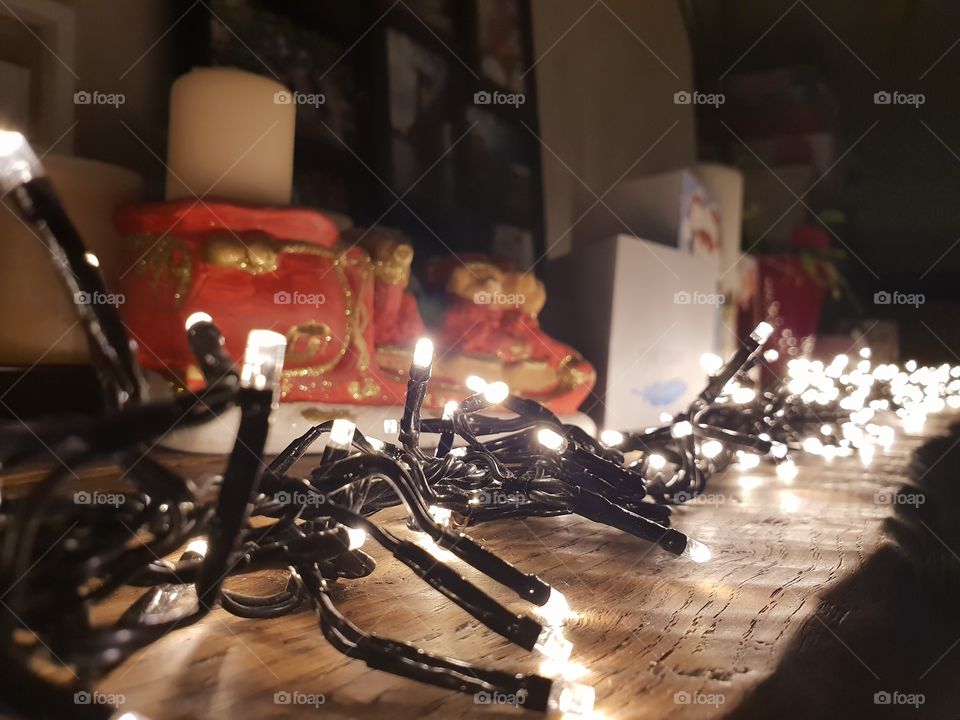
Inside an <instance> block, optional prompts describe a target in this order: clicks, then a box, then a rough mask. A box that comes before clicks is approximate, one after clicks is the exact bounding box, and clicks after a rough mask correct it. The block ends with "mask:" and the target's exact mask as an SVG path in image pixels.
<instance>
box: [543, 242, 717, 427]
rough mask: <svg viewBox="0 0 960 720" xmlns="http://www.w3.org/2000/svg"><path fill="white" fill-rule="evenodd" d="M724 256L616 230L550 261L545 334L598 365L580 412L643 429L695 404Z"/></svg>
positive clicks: (603, 423)
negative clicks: (700, 253)
mask: <svg viewBox="0 0 960 720" xmlns="http://www.w3.org/2000/svg"><path fill="white" fill-rule="evenodd" d="M718 268H719V264H718V260H717V258H716V257H715V256H713V257H701V256H695V255H691V254H689V253H687V252H684V251H681V250H677V249H676V248H670V247H665V246H664V245H660V244H657V243H651V242H647V241H644V240H639V239H637V238H635V237H632V236H629V235H616V236H613V237H609V238H607V239H606V240H602V241H600V242H596V243H593V244H591V245H589V246H582V247H579V248H575V249H574V251H573V252H572V253H570V254H569V255H567V256H565V257H563V258H560V259H559V260H556V261H554V262H553V263H551V264H550V267H549V269H548V271H547V279H548V285H547V287H548V290H549V292H548V300H547V305H546V308H545V309H544V325H545V328H546V329H547V331H548V332H549V333H550V334H552V335H555V336H556V337H558V338H559V339H563V340H565V341H567V342H569V343H570V344H571V345H573V347H575V348H576V349H577V350H579V351H580V352H581V353H582V354H583V356H584V357H586V358H587V359H588V360H589V361H590V362H592V363H594V365H595V366H596V368H597V386H596V388H595V389H594V393H593V395H591V396H590V397H588V398H587V401H586V402H585V403H584V404H583V406H582V407H581V408H580V409H581V410H582V411H583V412H586V413H587V414H588V415H590V416H591V417H592V418H593V419H594V420H595V421H596V422H597V424H598V426H599V427H600V428H602V429H603V428H614V429H625V430H637V429H642V428H644V427H647V426H650V425H656V424H658V422H659V420H658V419H659V416H660V414H661V413H664V412H668V413H671V414H673V413H675V412H677V411H679V410H681V409H683V408H684V407H686V405H687V404H688V403H689V402H690V401H691V400H693V398H694V397H696V395H697V394H698V393H699V392H700V390H702V389H703V385H704V383H705V381H706V378H705V375H704V373H703V371H702V369H701V367H700V356H701V355H703V354H704V353H707V352H713V351H714V342H715V338H716V327H717V323H718V322H719V317H720V304H721V303H722V296H720V295H719V294H718V293H717V289H716V288H717V276H718Z"/></svg>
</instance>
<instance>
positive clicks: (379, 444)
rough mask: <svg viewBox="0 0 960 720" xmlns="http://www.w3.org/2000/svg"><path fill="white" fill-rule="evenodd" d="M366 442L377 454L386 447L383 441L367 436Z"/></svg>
mask: <svg viewBox="0 0 960 720" xmlns="http://www.w3.org/2000/svg"><path fill="white" fill-rule="evenodd" d="M367 442H368V443H370V447H372V448H373V449H374V450H376V451H377V452H383V451H384V449H385V448H386V447H387V444H386V443H385V442H384V441H383V440H381V439H380V438H375V437H373V435H367Z"/></svg>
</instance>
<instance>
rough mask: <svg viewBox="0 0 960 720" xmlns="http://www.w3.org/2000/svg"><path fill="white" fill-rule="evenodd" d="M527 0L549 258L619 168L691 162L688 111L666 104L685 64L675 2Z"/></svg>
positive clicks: (564, 247) (687, 78)
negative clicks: (580, 207)
mask: <svg viewBox="0 0 960 720" xmlns="http://www.w3.org/2000/svg"><path fill="white" fill-rule="evenodd" d="M531 6H532V15H533V46H534V58H535V70H534V72H536V79H537V94H538V103H539V104H538V110H539V122H540V138H541V141H542V144H541V156H542V161H543V185H544V206H545V207H544V213H545V216H546V217H545V224H546V248H547V256H548V257H558V256H560V255H563V254H565V253H567V252H568V251H569V250H570V234H571V233H570V228H571V226H572V225H573V224H574V223H575V222H576V220H577V219H578V218H579V217H580V215H581V213H582V210H578V205H579V204H581V203H582V201H583V198H587V199H589V202H588V206H589V204H590V203H592V202H593V201H594V200H595V198H594V196H593V194H596V195H600V196H602V195H603V194H604V193H605V192H606V191H607V189H608V188H610V187H611V186H612V185H613V184H614V183H615V182H617V181H618V179H620V177H621V176H622V175H624V173H627V174H626V177H632V176H636V175H646V174H650V173H656V172H661V171H664V170H668V169H673V168H676V167H679V166H683V165H690V164H692V163H693V162H694V160H695V159H696V141H695V134H694V117H693V108H692V106H691V105H676V104H674V101H673V95H674V93H675V92H677V91H678V90H692V89H693V63H692V58H691V53H690V42H689V39H688V37H687V31H686V28H685V26H684V23H683V17H682V14H681V12H680V4H679V3H677V2H676V1H675V0H644V2H637V1H636V0H598V1H597V2H593V3H592V4H591V0H531ZM671 126H672V127H671ZM587 188H589V190H588V189H587ZM591 191H592V192H591ZM583 209H586V208H583Z"/></svg>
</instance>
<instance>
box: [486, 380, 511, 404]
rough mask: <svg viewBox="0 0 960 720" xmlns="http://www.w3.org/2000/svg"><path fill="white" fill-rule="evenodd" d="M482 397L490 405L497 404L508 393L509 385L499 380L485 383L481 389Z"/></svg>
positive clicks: (507, 395)
mask: <svg viewBox="0 0 960 720" xmlns="http://www.w3.org/2000/svg"><path fill="white" fill-rule="evenodd" d="M481 392H482V393H483V399H484V400H486V401H487V402H488V403H490V404H491V405H499V404H500V403H502V402H503V401H504V400H506V399H507V397H509V395H510V387H509V386H508V385H507V384H506V383H505V382H502V381H500V380H497V382H492V383H490V384H489V385H487V386H486V387H485V388H484V389H483V390H482V391H481Z"/></svg>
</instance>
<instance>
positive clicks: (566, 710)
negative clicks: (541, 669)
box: [547, 680, 596, 720]
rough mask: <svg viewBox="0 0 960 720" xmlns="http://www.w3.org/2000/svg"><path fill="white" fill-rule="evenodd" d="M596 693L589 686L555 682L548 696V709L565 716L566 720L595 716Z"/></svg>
mask: <svg viewBox="0 0 960 720" xmlns="http://www.w3.org/2000/svg"><path fill="white" fill-rule="evenodd" d="M595 700H596V693H595V692H594V690H593V688H592V687H590V686H589V685H583V684H581V683H573V682H567V681H566V680H554V681H553V683H552V684H551V685H550V695H549V696H547V709H548V710H551V711H553V712H555V713H559V714H560V715H562V716H563V718H564V720H579V719H580V718H584V719H586V718H589V717H591V716H592V715H593V703H594V701H595Z"/></svg>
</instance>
